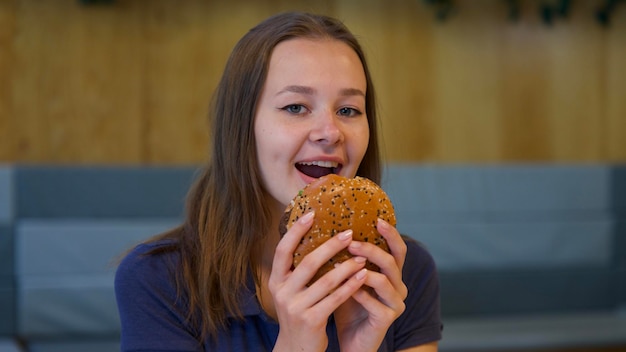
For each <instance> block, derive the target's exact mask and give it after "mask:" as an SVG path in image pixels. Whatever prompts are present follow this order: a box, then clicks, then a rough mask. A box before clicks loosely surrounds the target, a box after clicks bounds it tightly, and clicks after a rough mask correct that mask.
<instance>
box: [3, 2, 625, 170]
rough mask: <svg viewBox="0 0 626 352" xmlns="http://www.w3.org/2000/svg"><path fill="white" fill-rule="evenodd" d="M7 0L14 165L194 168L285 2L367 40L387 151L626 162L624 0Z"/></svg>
mask: <svg viewBox="0 0 626 352" xmlns="http://www.w3.org/2000/svg"><path fill="white" fill-rule="evenodd" d="M454 3H455V4H456V6H455V8H454V11H453V12H452V13H451V14H450V16H449V17H448V19H447V20H445V21H438V20H437V19H436V16H435V11H434V8H433V7H432V6H430V5H428V4H427V3H426V2H422V1H403V0H388V1H379V0H334V1H331V0H326V1H316V2H309V1H304V0H298V1H287V0H264V1H254V0H232V1H228V2H224V1H203V0H187V1H182V2H180V1H169V0H152V1H141V0H117V1H113V2H112V3H111V4H110V5H91V6H86V5H82V4H81V3H80V1H77V0H58V1H36V0H6V1H1V2H0V53H1V55H0V75H1V76H0V77H2V79H1V80H0V161H5V162H38V163H73V164H75V163H78V164H92V163H93V164H190V163H201V162H203V161H204V160H205V159H206V156H207V154H208V153H207V152H208V151H207V142H208V136H209V133H208V132H209V131H208V126H207V123H206V115H207V110H208V105H209V101H210V99H211V95H212V93H213V90H214V88H215V86H216V84H217V82H218V80H219V77H220V75H221V71H222V69H223V66H224V64H225V62H226V59H227V57H228V55H229V53H230V50H231V49H232V47H233V46H234V45H235V43H236V41H237V40H238V39H239V38H240V37H241V36H242V35H243V34H244V33H245V32H246V31H247V30H249V29H250V28H251V27H252V26H253V25H255V24H256V23H258V22H259V21H261V20H262V19H264V18H266V17H267V16H270V15H272V14H274V13H277V12H280V11H286V10H305V11H312V12H320V13H326V14H329V15H332V16H336V17H338V18H340V19H342V20H343V21H344V22H345V23H346V24H347V25H348V26H349V27H350V28H351V29H352V30H353V32H355V33H356V34H357V35H358V37H359V38H360V40H361V43H362V44H363V47H364V49H365V50H366V54H367V56H368V58H369V63H370V69H371V71H372V73H373V76H374V81H375V83H376V88H377V94H378V98H379V103H380V116H381V127H382V128H381V132H380V135H381V137H382V139H383V147H384V151H383V154H384V156H385V158H386V159H387V160H389V161H408V162H434V163H439V162H442V163H449V162H454V163H458V162H461V163H463V162H624V161H626V137H625V136H626V95H625V93H624V92H626V65H625V64H624V62H626V7H624V6H617V8H616V11H615V12H614V13H613V17H612V18H611V26H610V27H608V28H604V27H602V26H600V25H599V24H598V23H597V22H596V20H595V19H594V11H595V10H596V9H597V8H598V7H599V6H600V5H601V4H602V3H603V2H602V1H599V0H594V1H584V2H572V8H571V11H570V13H569V15H568V16H567V17H566V18H556V19H555V21H554V23H553V24H552V25H551V26H549V25H546V24H545V23H543V22H542V20H541V17H540V16H539V13H538V12H539V7H538V6H539V5H540V4H539V2H537V1H532V0H525V1H521V2H520V4H521V5H522V6H521V9H520V17H519V19H518V20H517V21H512V20H510V19H509V18H508V13H507V11H508V8H507V6H506V2H503V1H498V0H488V1H480V2H469V1H459V2H454Z"/></svg>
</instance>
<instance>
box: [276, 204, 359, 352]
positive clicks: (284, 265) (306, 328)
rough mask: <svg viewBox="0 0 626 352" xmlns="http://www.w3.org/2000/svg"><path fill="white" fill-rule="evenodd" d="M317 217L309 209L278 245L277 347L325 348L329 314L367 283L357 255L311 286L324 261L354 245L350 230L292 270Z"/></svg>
mask: <svg viewBox="0 0 626 352" xmlns="http://www.w3.org/2000/svg"><path fill="white" fill-rule="evenodd" d="M313 217H314V214H313V213H312V212H310V213H307V214H306V215H304V216H303V217H302V218H300V219H299V220H298V221H297V222H295V223H294V224H293V226H292V227H291V228H290V229H289V231H287V233H286V234H285V235H284V237H283V238H282V239H281V240H280V242H279V243H278V245H277V246H276V252H275V253H274V261H273V264H272V271H271V274H270V278H269V284H268V285H269V290H270V293H271V295H272V299H273V300H274V306H275V308H276V314H277V316H278V323H279V325H280V331H279V334H278V339H277V341H276V345H275V346H274V351H325V350H326V347H327V345H328V336H327V335H326V324H327V322H328V317H329V316H330V315H331V314H332V313H333V312H334V311H335V309H337V307H339V306H340V305H341V304H342V303H344V302H345V301H347V300H348V299H349V298H350V297H351V296H352V295H353V294H354V293H355V292H356V291H357V290H358V289H359V288H360V287H361V286H362V285H363V283H364V282H365V281H364V278H365V274H364V272H363V271H362V270H365V269H363V267H364V266H365V258H364V257H353V258H351V259H349V260H347V261H345V262H343V263H341V264H339V265H338V266H337V267H336V268H335V269H334V270H331V271H330V272H328V273H326V274H325V275H324V276H322V277H321V278H320V279H318V280H317V281H316V282H315V283H313V284H312V285H311V286H310V287H307V283H308V282H309V281H310V280H311V278H313V276H314V275H315V273H316V272H317V270H318V269H319V268H320V267H321V266H322V265H323V264H324V263H326V262H327V261H328V260H329V259H330V258H332V257H333V256H334V255H335V254H337V252H339V251H340V250H342V249H344V248H347V247H348V246H349V245H350V243H351V242H352V231H351V230H348V231H344V232H341V233H339V234H338V235H337V236H333V237H332V238H331V239H330V240H328V241H326V242H325V243H324V244H322V245H321V246H319V247H318V248H316V249H315V250H314V251H313V252H311V253H310V254H308V255H307V256H306V257H304V258H303V259H302V261H301V262H300V264H299V265H298V267H297V268H296V269H293V270H292V264H293V253H294V251H295V250H296V247H297V246H298V244H299V243H300V240H301V239H302V237H303V236H304V234H305V233H306V232H307V231H308V230H309V228H310V227H311V224H312V222H313Z"/></svg>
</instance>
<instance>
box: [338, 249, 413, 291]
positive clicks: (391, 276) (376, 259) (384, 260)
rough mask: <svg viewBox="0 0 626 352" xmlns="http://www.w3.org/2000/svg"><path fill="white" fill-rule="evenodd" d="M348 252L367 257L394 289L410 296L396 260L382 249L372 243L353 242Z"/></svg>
mask: <svg viewBox="0 0 626 352" xmlns="http://www.w3.org/2000/svg"><path fill="white" fill-rule="evenodd" d="M348 250H349V251H350V253H351V254H352V255H358V256H363V257H366V258H367V260H369V261H370V262H372V263H374V264H376V265H377V266H378V267H379V268H380V272H381V273H382V274H384V276H386V278H387V279H388V280H389V282H391V284H392V285H393V287H394V288H395V289H396V290H397V291H398V292H399V293H400V294H401V295H404V296H406V294H408V292H407V290H406V286H405V285H404V282H403V281H402V270H401V269H400V268H399V267H398V265H397V261H396V258H394V257H393V256H392V255H391V254H390V253H387V252H385V251H384V250H382V249H381V248H380V247H378V246H376V245H373V244H371V243H366V242H359V241H353V242H352V243H350V246H349V247H348Z"/></svg>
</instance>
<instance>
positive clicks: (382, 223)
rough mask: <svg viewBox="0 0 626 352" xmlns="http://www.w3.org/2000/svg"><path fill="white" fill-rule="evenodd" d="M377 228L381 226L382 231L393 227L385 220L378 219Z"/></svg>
mask: <svg viewBox="0 0 626 352" xmlns="http://www.w3.org/2000/svg"><path fill="white" fill-rule="evenodd" d="M377 226H380V227H381V228H382V229H388V228H389V226H391V225H389V223H388V222H386V221H385V220H383V219H381V218H378V224H377Z"/></svg>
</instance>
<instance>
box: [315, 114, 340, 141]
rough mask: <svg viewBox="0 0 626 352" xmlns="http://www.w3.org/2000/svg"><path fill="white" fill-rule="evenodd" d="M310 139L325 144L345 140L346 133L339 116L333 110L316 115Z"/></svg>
mask: <svg viewBox="0 0 626 352" xmlns="http://www.w3.org/2000/svg"><path fill="white" fill-rule="evenodd" d="M310 139H311V141H313V142H316V143H320V144H323V145H334V144H337V143H340V142H343V139H344V134H343V131H342V129H341V123H340V121H338V117H337V116H335V114H334V113H333V112H331V111H327V112H324V113H321V114H320V115H319V116H316V118H315V122H314V126H313V128H312V129H311V133H310Z"/></svg>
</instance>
